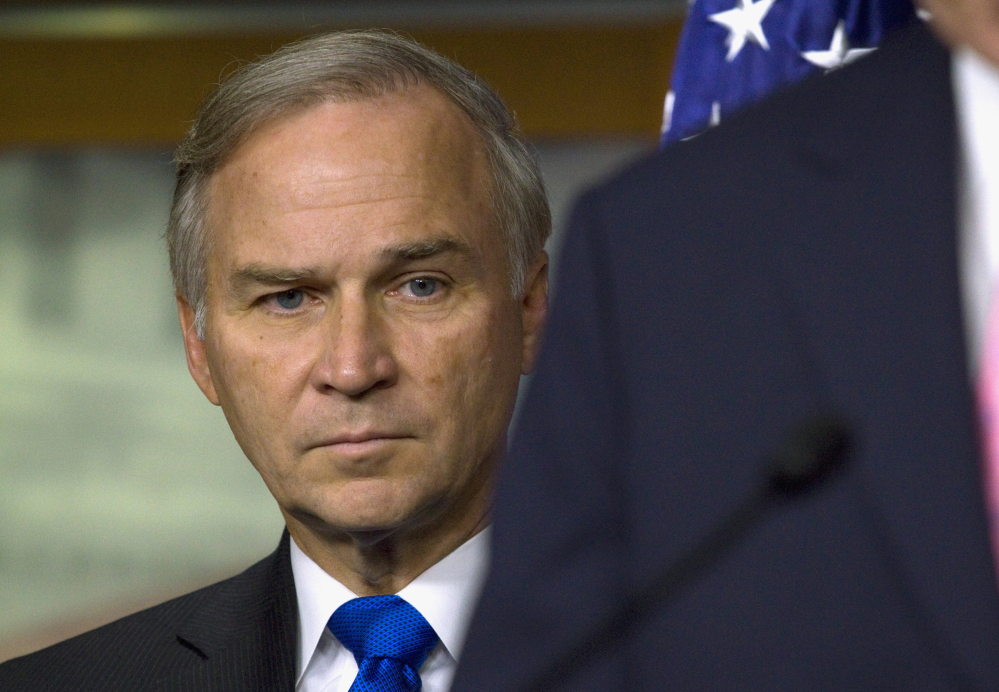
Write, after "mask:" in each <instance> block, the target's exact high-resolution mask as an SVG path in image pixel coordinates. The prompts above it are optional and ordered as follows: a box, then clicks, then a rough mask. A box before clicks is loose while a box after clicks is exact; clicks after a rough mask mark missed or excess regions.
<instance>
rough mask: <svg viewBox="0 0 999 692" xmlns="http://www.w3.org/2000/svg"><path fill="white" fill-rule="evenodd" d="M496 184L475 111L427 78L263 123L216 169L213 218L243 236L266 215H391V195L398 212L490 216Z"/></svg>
mask: <svg viewBox="0 0 999 692" xmlns="http://www.w3.org/2000/svg"><path fill="white" fill-rule="evenodd" d="M491 190H492V184H491V177H490V173H489V167H488V159H487V156H486V153H485V149H484V146H483V143H482V140H481V137H480V136H479V133H478V131H477V130H476V128H475V127H474V125H473V124H472V123H471V121H470V119H469V118H468V116H467V115H466V114H465V113H464V112H462V111H461V110H460V109H459V108H458V107H457V106H455V105H454V104H453V103H452V102H451V101H450V100H448V99H447V98H445V97H444V96H443V95H441V94H440V93H439V92H438V91H437V90H436V89H433V88H431V87H429V86H424V85H420V86H415V87H411V88H408V89H405V90H403V91H399V92H394V93H390V94H386V95H383V96H380V97H377V98H372V99H364V100H358V101H348V102H343V103H324V104H321V105H317V106H313V107H310V108H308V109H305V110H303V111H300V112H296V113H293V114H290V115H286V116H284V117H281V118H278V119H277V120H274V121H272V122H270V123H267V124H265V125H264V126H263V127H261V128H260V129H258V130H257V131H256V132H254V133H253V134H252V135H251V136H250V137H249V138H248V139H247V141H245V142H244V143H243V144H242V145H240V147H238V148H237V150H236V151H235V153H234V155H233V156H232V157H231V158H230V159H229V160H228V161H227V162H226V164H225V165H224V166H223V167H222V168H221V169H220V170H219V171H218V172H216V173H215V175H214V176H213V177H212V179H211V181H210V183H209V200H210V204H209V219H210V226H211V227H212V228H213V229H215V231H216V233H218V232H221V233H222V234H223V235H229V234H232V233H235V234H241V233H243V231H244V230H245V229H247V228H249V227H252V226H254V225H257V226H259V225H260V223H259V221H260V218H261V217H262V216H266V217H268V218H271V217H274V218H291V217H293V216H295V215H301V214H303V213H308V212H309V211H314V212H320V211H322V210H327V211H329V210H335V211H337V213H338V214H339V215H340V216H341V217H350V216H351V215H352V214H353V215H355V216H358V217H364V216H365V214H367V215H368V216H374V217H377V215H378V213H379V210H378V209H374V208H373V206H372V205H375V206H377V205H378V204H381V207H380V208H379V209H380V210H381V212H380V213H384V212H385V209H387V208H388V206H389V205H388V204H387V203H392V202H394V203H395V205H394V207H392V209H395V210H396V211H399V212H400V213H401V212H402V211H404V210H408V212H409V213H411V214H424V213H427V214H431V215H433V214H444V215H447V214H455V215H459V216H460V215H463V214H465V215H472V216H483V215H485V216H488V217H490V218H491V217H492V205H491ZM407 201H408V202H410V204H408V206H407V204H406V202H407ZM387 221H388V220H387ZM399 221H402V220H401V219H400V220H399ZM489 226H490V229H489V230H490V232H491V233H493V234H495V229H494V228H493V226H494V224H489ZM368 230H370V229H368ZM216 239H217V240H218V238H216Z"/></svg>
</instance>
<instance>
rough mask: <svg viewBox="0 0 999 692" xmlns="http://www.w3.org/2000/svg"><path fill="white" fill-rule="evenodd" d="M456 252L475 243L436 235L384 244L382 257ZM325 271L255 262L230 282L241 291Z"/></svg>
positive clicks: (415, 257) (423, 256) (463, 251)
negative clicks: (411, 241) (430, 237)
mask: <svg viewBox="0 0 999 692" xmlns="http://www.w3.org/2000/svg"><path fill="white" fill-rule="evenodd" d="M447 253H454V254H458V255H464V256H465V257H471V256H473V255H474V254H475V252H474V250H473V249H472V246H471V245H468V244H467V243H463V242H461V241H458V240H455V239H454V238H433V239H431V240H421V241H416V242H413V243H404V244H401V245H393V246H390V247H387V248H384V249H383V250H382V251H381V255H382V258H383V259H385V260H388V261H395V262H410V261H414V260H420V259H426V258H428V257H434V256H437V255H443V254H447ZM323 274H324V272H323V269H322V267H301V268H294V269H293V268H290V267H275V266H271V265H266V264H259V263H253V264H248V265H246V266H245V267H241V268H240V269H238V270H236V271H235V272H234V273H233V275H232V276H231V277H230V284H231V285H232V287H233V288H234V289H236V290H237V291H239V290H240V289H245V288H247V287H249V286H251V285H255V284H256V285H260V284H263V285H265V286H282V285H284V284H292V283H296V282H298V281H303V280H308V279H315V278H316V277H319V276H322V275H323Z"/></svg>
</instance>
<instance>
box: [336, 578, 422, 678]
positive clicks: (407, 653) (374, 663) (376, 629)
mask: <svg viewBox="0 0 999 692" xmlns="http://www.w3.org/2000/svg"><path fill="white" fill-rule="evenodd" d="M328 624H329V628H330V632H332V633H333V636H334V637H336V638H337V639H338V640H339V641H340V643H341V644H343V645H344V646H346V647H347V648H348V649H349V650H350V652H351V653H353V654H354V659H355V660H356V661H357V669H358V670H357V677H356V678H355V679H354V684H353V685H351V686H350V692H417V691H418V690H419V689H420V688H421V687H422V685H423V683H422V681H421V680H420V674H419V673H418V672H417V671H418V670H420V666H422V665H423V662H424V661H425V660H426V659H427V654H429V653H430V650H431V649H433V648H434V647H435V646H436V645H437V633H436V632H434V628H433V627H431V626H430V623H429V622H427V621H426V619H424V617H423V616H422V615H420V611H418V610H417V609H416V608H414V607H413V606H411V605H410V604H409V603H407V602H406V601H404V600H402V599H401V598H399V597H398V596H365V597H364V598H355V599H354V600H352V601H347V602H346V603H344V604H343V605H342V606H340V607H339V608H337V609H336V612H335V613H333V615H332V616H331V617H330V619H329V623H328Z"/></svg>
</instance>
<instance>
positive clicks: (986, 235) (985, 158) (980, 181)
mask: <svg viewBox="0 0 999 692" xmlns="http://www.w3.org/2000/svg"><path fill="white" fill-rule="evenodd" d="M952 75H953V84H954V100H955V105H956V108H957V125H958V131H959V133H960V152H961V162H960V169H959V175H960V178H959V180H960V183H959V189H960V196H961V199H960V205H961V206H960V210H961V218H960V227H959V228H960V245H959V251H960V263H961V266H960V271H961V280H962V284H963V286H962V296H963V298H964V317H965V325H966V326H965V329H966V332H967V334H966V336H967V341H968V354H969V360H968V362H969V364H970V369H971V377H972V380H974V379H975V377H976V375H977V372H978V363H979V359H980V354H981V350H982V342H983V341H984V339H985V326H986V323H987V321H988V317H989V310H990V309H991V306H992V300H993V296H994V295H995V293H996V291H997V290H999V67H997V66H996V65H994V64H993V63H991V62H989V61H988V60H986V59H985V58H983V57H981V56H980V55H978V53H975V52H974V51H972V50H971V49H969V48H959V49H957V50H955V51H954V53H953V59H952Z"/></svg>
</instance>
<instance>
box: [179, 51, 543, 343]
mask: <svg viewBox="0 0 999 692" xmlns="http://www.w3.org/2000/svg"><path fill="white" fill-rule="evenodd" d="M418 84H427V85H430V86H432V87H434V88H436V89H437V90H438V91H440V92H441V93H442V94H443V95H445V96H446V97H447V98H448V99H450V100H451V101H452V102H453V103H454V104H455V105H457V106H458V107H459V108H461V110H462V111H464V113H465V114H466V115H467V116H468V117H469V118H470V119H471V121H472V123H473V124H474V126H475V128H476V130H477V131H478V133H479V135H480V137H481V138H482V143H483V145H484V148H485V151H486V156H487V159H488V163H489V168H490V173H491V177H492V182H493V186H492V187H493V189H492V191H491V192H492V206H493V212H494V214H495V216H496V221H497V224H498V226H499V228H500V229H501V230H502V232H503V233H504V235H505V238H504V240H505V242H506V245H507V254H508V263H509V271H510V280H511V290H512V292H513V294H514V295H515V296H518V297H519V296H521V295H522V294H523V291H524V290H525V289H526V286H525V285H524V282H525V280H526V274H527V269H528V267H529V266H530V264H531V263H532V262H533V261H534V259H535V258H536V257H537V256H538V254H539V253H540V252H541V250H542V249H543V248H544V244H545V241H546V240H547V239H548V236H549V234H550V233H551V213H550V211H549V209H548V201H547V197H546V195H545V188H544V182H543V180H542V178H541V171H540V170H539V168H538V165H537V162H536V161H535V159H534V156H533V155H532V153H531V151H530V150H529V149H528V147H527V146H526V143H525V142H524V140H523V139H522V137H521V135H520V134H519V131H518V129H517V123H516V120H515V118H514V117H513V115H512V114H511V113H510V111H509V109H507V107H506V105H505V104H504V103H503V101H502V100H500V98H499V96H497V95H496V93H495V92H494V91H493V90H492V89H490V88H489V87H488V86H487V85H486V84H485V83H484V82H483V81H482V80H481V79H479V78H478V77H477V76H475V75H474V74H473V73H471V72H470V71H468V70H466V69H465V68H463V67H461V66H459V65H457V64H455V63H454V62H452V61H450V60H448V59H447V58H445V57H443V56H441V55H438V54H437V53H435V52H433V51H432V50H430V49H428V48H425V47H424V46H422V45H420V44H419V43H416V42H415V41H413V40H410V39H408V38H404V37H402V36H399V35H397V34H394V33H390V32H386V31H348V32H339V33H332V34H325V35H322V36H315V37H312V38H307V39H304V40H301V41H298V42H296V43H293V44H290V45H287V46H285V47H283V48H281V49H280V50H278V51H277V52H275V53H273V54H271V55H269V56H267V57H265V58H263V59H261V60H259V61H258V62H255V63H252V64H249V65H246V66H244V67H242V68H241V69H239V70H238V71H237V72H236V73H235V74H234V75H232V76H231V77H230V78H229V79H228V80H226V81H225V82H223V83H222V84H221V85H220V86H219V87H218V88H217V89H216V90H215V91H214V93H212V95H211V96H209V97H208V99H207V100H206V101H205V103H204V104H203V105H202V107H201V110H200V112H199V113H198V116H197V118H196V119H195V121H194V124H193V125H192V126H191V129H190V130H189V131H188V133H187V136H186V137H185V138H184V141H183V142H182V143H181V144H180V146H179V147H178V149H177V152H176V157H175V162H176V166H177V185H176V188H175V189H174V195H173V205H172V207H171V209H170V221H169V224H168V226H167V232H166V238H167V245H168V247H169V251H170V271H171V273H172V274H173V281H174V287H175V289H176V291H177V293H178V294H179V295H181V296H183V298H184V299H185V300H186V301H187V302H188V304H189V305H191V307H193V308H194V311H195V328H196V330H197V333H198V336H199V337H201V338H204V326H205V316H206V314H205V313H206V309H205V308H206V306H205V300H206V293H207V276H206V265H207V258H208V253H209V251H210V249H211V248H210V246H211V242H212V239H211V234H210V233H209V232H208V228H207V221H206V217H207V215H208V214H207V210H208V183H209V180H210V178H211V176H212V175H213V174H214V173H215V172H216V171H218V170H219V169H220V168H221V167H222V166H223V165H224V164H225V163H226V161H227V160H228V159H229V158H230V157H231V156H232V155H233V153H234V152H235V150H236V149H237V148H238V147H239V146H240V145H241V144H242V143H243V142H244V141H246V139H247V138H248V137H249V136H250V135H251V134H252V133H253V132H254V131H255V130H256V129H258V128H259V127H260V126H261V125H263V124H265V123H268V122H270V121H272V120H274V119H275V118H278V117H281V116H283V115H286V114H288V113H291V112H295V111H300V110H304V109H306V108H309V107H311V106H315V105H319V104H322V103H328V102H345V101H357V100H363V99H367V98H375V97H378V96H381V95H384V94H388V93H393V92H397V91H401V90H404V89H406V88H409V87H411V86H416V85H418Z"/></svg>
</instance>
